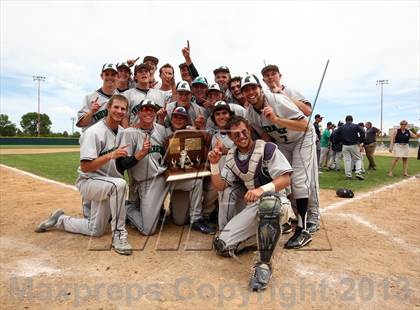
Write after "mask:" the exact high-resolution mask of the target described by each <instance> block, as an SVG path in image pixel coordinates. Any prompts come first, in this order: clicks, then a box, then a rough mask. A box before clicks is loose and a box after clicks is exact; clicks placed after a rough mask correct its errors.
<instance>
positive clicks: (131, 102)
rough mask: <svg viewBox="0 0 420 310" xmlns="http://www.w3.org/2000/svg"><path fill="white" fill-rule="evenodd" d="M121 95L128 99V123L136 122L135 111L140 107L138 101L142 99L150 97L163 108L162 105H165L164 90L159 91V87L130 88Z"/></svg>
mask: <svg viewBox="0 0 420 310" xmlns="http://www.w3.org/2000/svg"><path fill="white" fill-rule="evenodd" d="M123 95H124V96H125V97H126V98H127V100H128V107H129V108H128V110H129V113H130V116H129V120H130V124H136V123H137V122H138V116H137V112H138V111H139V109H140V102H141V101H142V100H143V99H151V100H153V101H154V102H155V103H156V104H157V105H158V106H160V107H161V108H163V106H164V105H165V100H166V98H167V96H166V94H165V93H164V92H162V91H160V90H159V89H154V88H150V89H148V90H147V91H145V90H142V89H139V88H137V87H136V88H130V89H129V90H127V91H125V92H124V93H123Z"/></svg>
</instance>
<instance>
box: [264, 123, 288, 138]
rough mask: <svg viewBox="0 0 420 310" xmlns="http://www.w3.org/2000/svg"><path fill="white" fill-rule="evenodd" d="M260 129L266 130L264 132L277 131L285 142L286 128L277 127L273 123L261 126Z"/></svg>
mask: <svg viewBox="0 0 420 310" xmlns="http://www.w3.org/2000/svg"><path fill="white" fill-rule="evenodd" d="M262 129H263V130H264V131H265V132H266V133H268V134H269V133H270V132H277V133H278V134H279V136H278V137H279V138H280V139H283V142H287V141H288V140H287V128H284V127H283V128H279V127H277V126H275V125H269V126H262Z"/></svg>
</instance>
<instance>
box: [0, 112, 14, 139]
mask: <svg viewBox="0 0 420 310" xmlns="http://www.w3.org/2000/svg"><path fill="white" fill-rule="evenodd" d="M15 135H16V125H15V124H13V123H12V122H11V121H10V120H9V116H7V115H6V114H0V136H8V137H10V136H15Z"/></svg>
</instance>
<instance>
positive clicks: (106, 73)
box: [76, 63, 124, 132]
mask: <svg viewBox="0 0 420 310" xmlns="http://www.w3.org/2000/svg"><path fill="white" fill-rule="evenodd" d="M117 74H118V70H117V68H116V66H115V65H114V64H112V63H106V64H104V65H103V66H102V72H101V79H102V81H103V84H102V87H101V88H99V89H98V90H95V91H94V92H92V93H90V94H88V95H86V96H85V98H84V100H83V105H82V108H81V109H80V110H79V111H78V112H77V118H78V119H77V123H76V126H77V127H80V128H82V132H83V131H85V130H86V129H87V128H88V127H90V126H92V125H93V124H95V123H96V122H98V121H99V120H101V119H103V118H104V117H106V115H107V111H108V110H107V103H108V101H109V99H111V96H112V95H113V94H114V93H115V89H116V87H117V85H116V79H117ZM123 125H124V124H123Z"/></svg>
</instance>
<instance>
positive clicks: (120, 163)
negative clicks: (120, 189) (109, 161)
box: [115, 155, 138, 173]
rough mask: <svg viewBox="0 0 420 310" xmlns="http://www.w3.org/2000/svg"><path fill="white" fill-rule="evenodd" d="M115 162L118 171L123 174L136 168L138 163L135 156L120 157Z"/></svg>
mask: <svg viewBox="0 0 420 310" xmlns="http://www.w3.org/2000/svg"><path fill="white" fill-rule="evenodd" d="M115 162H116V165H117V169H118V171H119V172H121V173H123V172H124V171H125V170H127V169H130V168H131V167H133V166H135V165H136V164H137V163H138V160H137V159H136V157H135V156H134V155H133V156H126V157H119V158H117V160H116V161H115Z"/></svg>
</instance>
